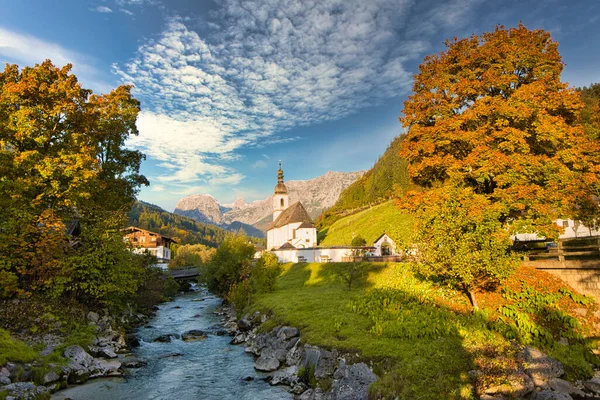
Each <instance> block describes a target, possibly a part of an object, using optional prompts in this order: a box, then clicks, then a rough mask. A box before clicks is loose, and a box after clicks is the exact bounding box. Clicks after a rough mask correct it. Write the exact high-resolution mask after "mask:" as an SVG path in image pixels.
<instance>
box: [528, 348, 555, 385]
mask: <svg viewBox="0 0 600 400" xmlns="http://www.w3.org/2000/svg"><path fill="white" fill-rule="evenodd" d="M523 358H524V360H525V363H526V364H525V372H526V373H527V374H528V375H529V376H531V378H532V379H533V383H534V384H535V386H539V387H541V388H543V389H547V388H548V387H549V386H548V381H549V380H550V379H552V378H560V377H561V376H562V375H563V374H564V373H565V371H564V369H563V366H562V364H561V363H560V362H559V361H556V360H555V359H553V358H551V357H549V356H547V355H545V354H544V353H542V352H541V351H539V350H538V349H536V348H534V347H525V350H524V354H523Z"/></svg>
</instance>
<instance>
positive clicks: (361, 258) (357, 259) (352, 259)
mask: <svg viewBox="0 0 600 400" xmlns="http://www.w3.org/2000/svg"><path fill="white" fill-rule="evenodd" d="M402 260H403V258H402V256H399V255H393V256H359V257H352V256H349V257H342V262H361V261H367V262H400V261H402Z"/></svg>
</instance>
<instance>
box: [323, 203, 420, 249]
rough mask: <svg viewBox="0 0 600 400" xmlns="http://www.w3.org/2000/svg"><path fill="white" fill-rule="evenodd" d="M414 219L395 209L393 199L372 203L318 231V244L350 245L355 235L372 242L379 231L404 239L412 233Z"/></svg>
mask: <svg viewBox="0 0 600 400" xmlns="http://www.w3.org/2000/svg"><path fill="white" fill-rule="evenodd" d="M413 226H414V219H413V217H412V216H410V215H408V214H404V213H402V212H400V211H399V210H398V208H397V207H396V206H395V205H394V202H393V201H388V202H385V203H383V204H379V205H377V206H373V207H371V208H368V209H366V210H363V211H360V212H358V213H356V214H352V215H349V216H347V217H344V218H342V219H340V220H338V221H336V222H335V223H333V225H331V226H330V227H328V228H325V229H323V231H322V232H319V236H320V240H321V242H320V245H322V246H335V245H350V243H351V242H352V238H353V237H354V236H362V237H363V238H364V239H365V240H366V241H367V245H372V244H373V242H374V241H375V239H377V238H378V237H379V236H380V235H381V234H382V233H384V232H387V233H388V234H390V235H391V236H392V238H393V239H396V238H400V239H404V240H406V241H408V240H409V238H410V237H411V236H412V232H413Z"/></svg>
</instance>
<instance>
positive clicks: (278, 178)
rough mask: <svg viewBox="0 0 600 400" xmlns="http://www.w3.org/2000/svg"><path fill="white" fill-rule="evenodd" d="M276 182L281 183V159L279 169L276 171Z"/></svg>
mask: <svg viewBox="0 0 600 400" xmlns="http://www.w3.org/2000/svg"><path fill="white" fill-rule="evenodd" d="M277 184H278V185H279V184H283V170H282V169H281V160H280V161H279V170H278V171H277Z"/></svg>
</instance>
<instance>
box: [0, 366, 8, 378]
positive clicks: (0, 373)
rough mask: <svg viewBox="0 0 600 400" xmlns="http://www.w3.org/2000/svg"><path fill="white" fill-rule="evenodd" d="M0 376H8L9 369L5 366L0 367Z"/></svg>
mask: <svg viewBox="0 0 600 400" xmlns="http://www.w3.org/2000/svg"><path fill="white" fill-rule="evenodd" d="M0 376H10V371H9V370H8V368H6V367H2V368H0Z"/></svg>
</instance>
